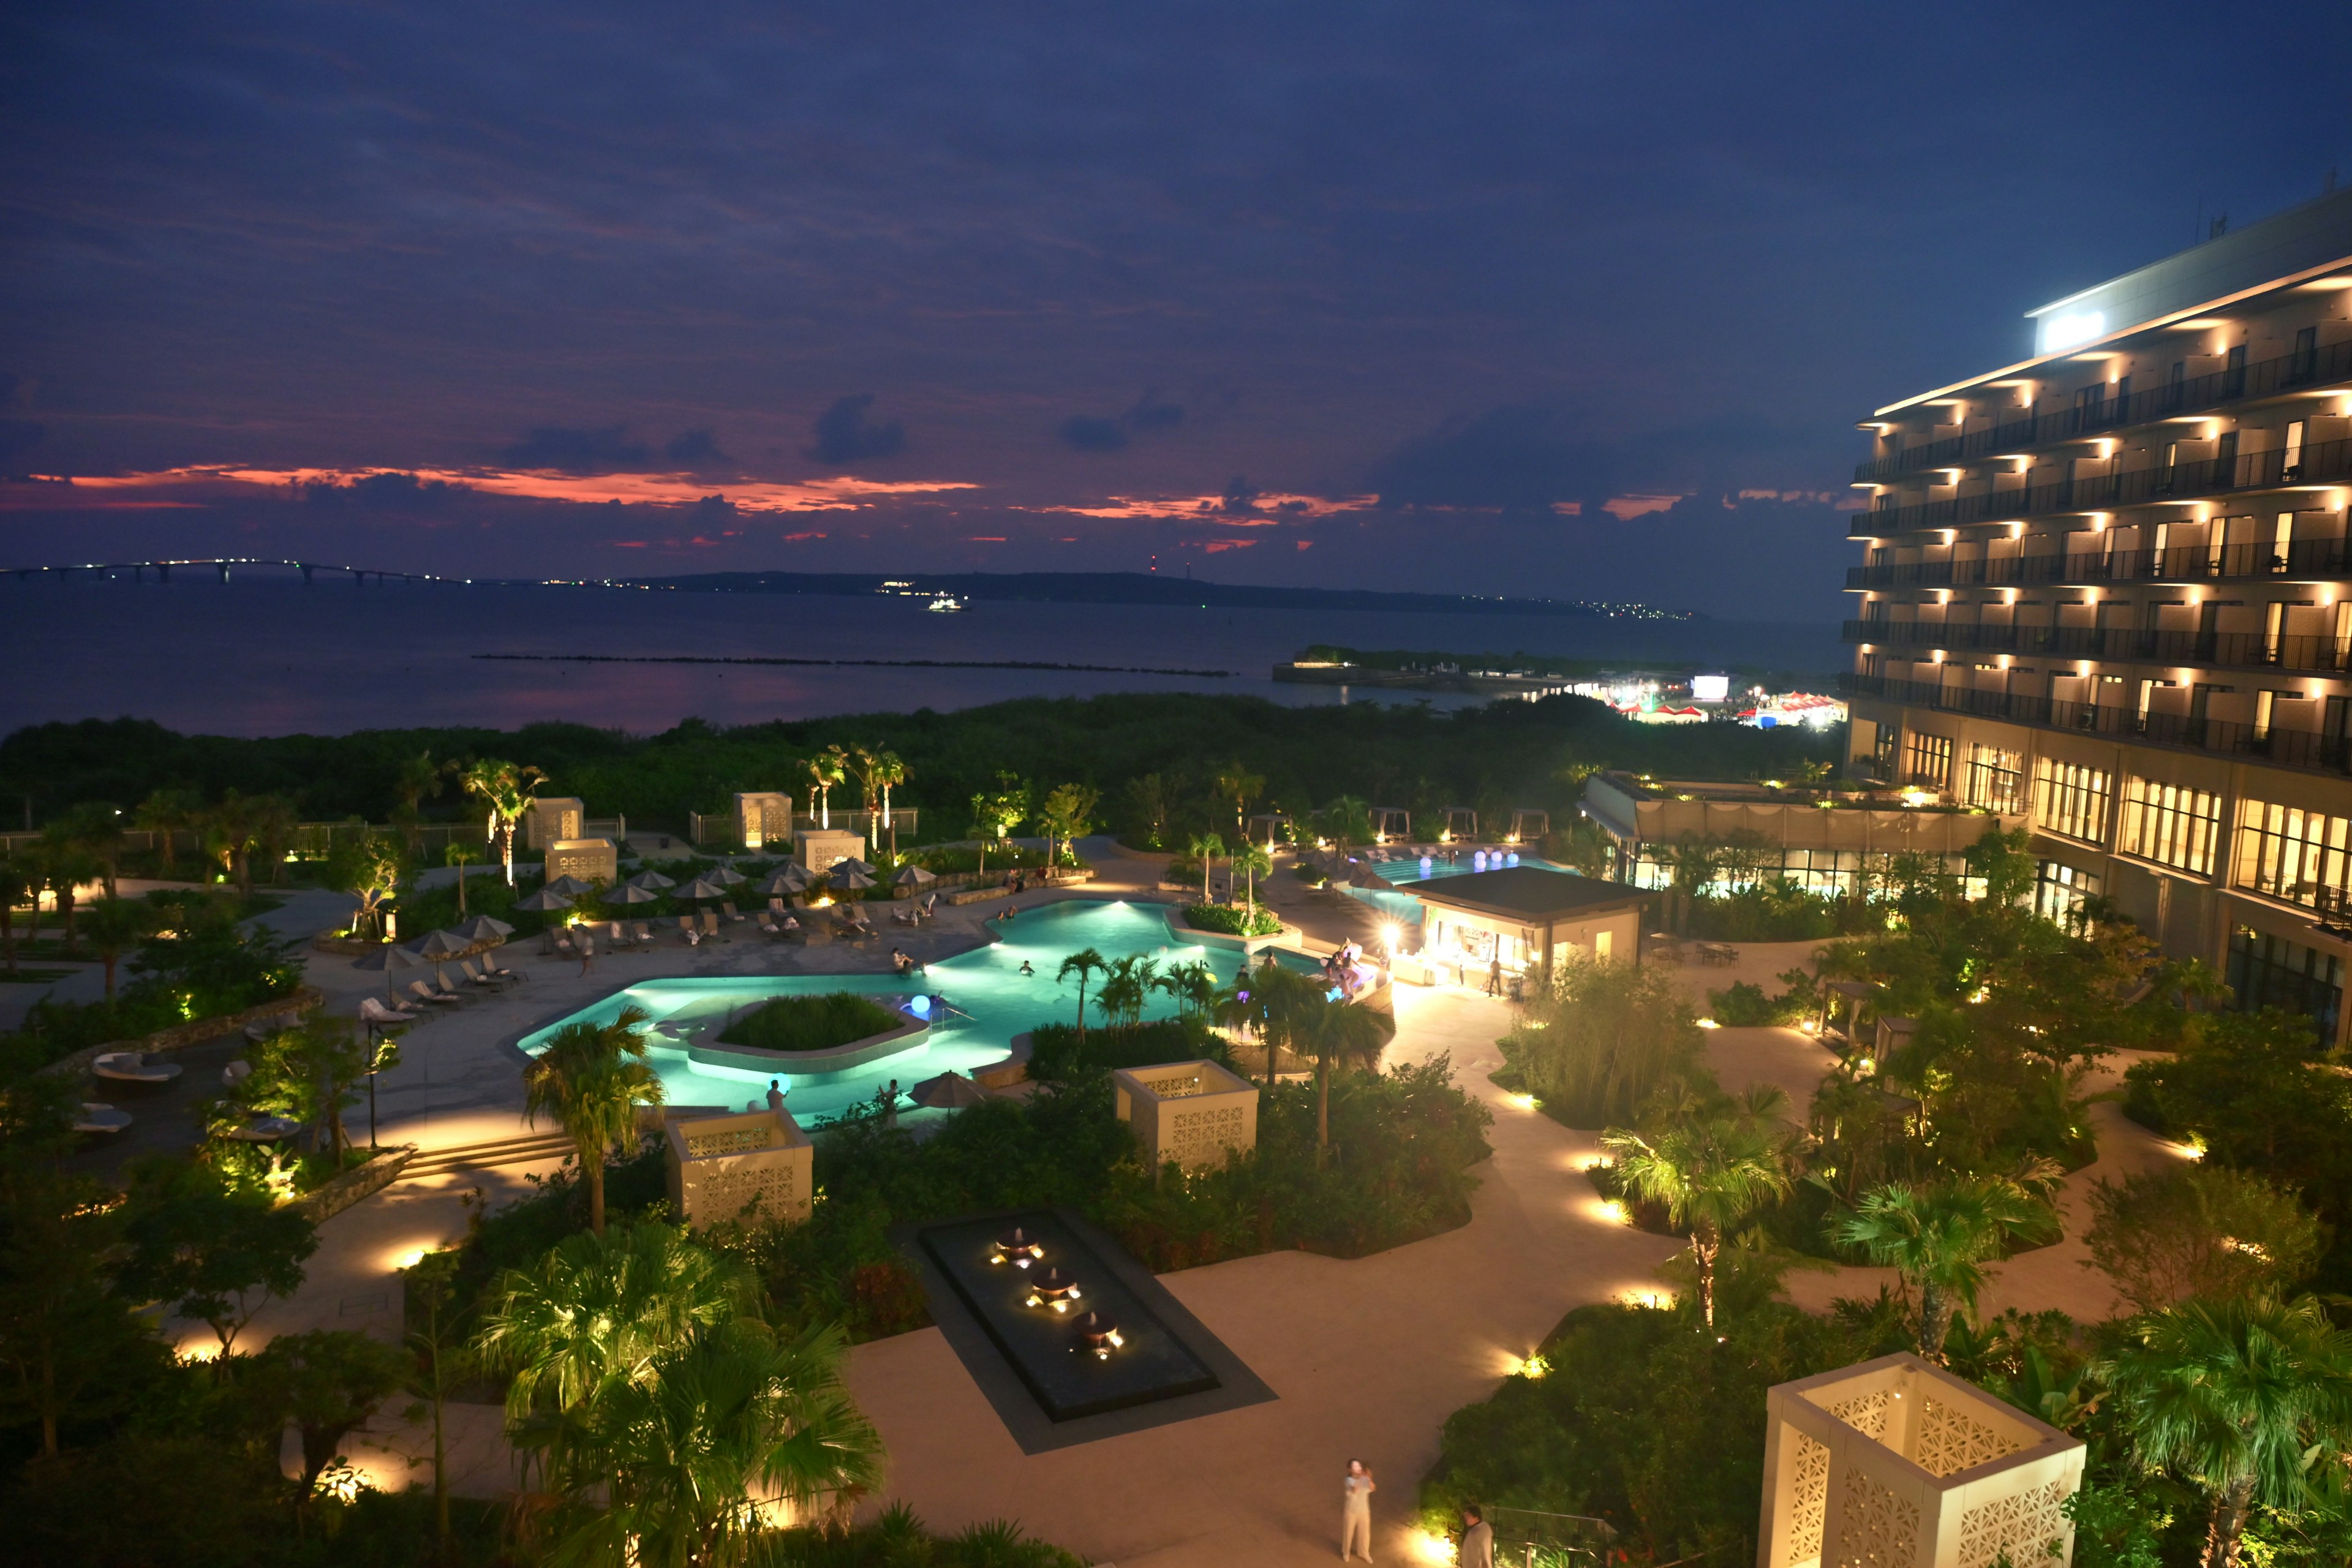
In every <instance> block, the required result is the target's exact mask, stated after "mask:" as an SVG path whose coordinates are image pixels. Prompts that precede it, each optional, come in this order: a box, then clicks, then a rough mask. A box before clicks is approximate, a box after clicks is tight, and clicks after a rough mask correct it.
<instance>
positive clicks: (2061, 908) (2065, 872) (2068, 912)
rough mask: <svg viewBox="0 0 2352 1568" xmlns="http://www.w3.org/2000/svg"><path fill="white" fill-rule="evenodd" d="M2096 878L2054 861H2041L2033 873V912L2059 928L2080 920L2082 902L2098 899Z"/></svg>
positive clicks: (2097, 875) (2095, 873)
mask: <svg viewBox="0 0 2352 1568" xmlns="http://www.w3.org/2000/svg"><path fill="white" fill-rule="evenodd" d="M2100 885H2101V884H2100V880H2099V874H2098V873H2097V872H2096V871H2078V870H2076V869H2075V868H2074V867H2072V866H2067V865H2063V864H2061V863H2060V862H2058V861H2056V860H2044V861H2042V863H2041V865H2040V866H2039V867H2037V868H2035V870H2034V873H2033V912H2034V913H2035V914H2037V915H2040V916H2041V917H2042V919H2043V920H2046V921H2057V922H2058V923H2059V924H2060V925H2072V924H2074V922H2075V921H2076V920H2077V919H2078V918H2080V916H2081V914H2082V911H2083V900H2085V899H2095V898H2097V897H2098V896H2099V888H2100Z"/></svg>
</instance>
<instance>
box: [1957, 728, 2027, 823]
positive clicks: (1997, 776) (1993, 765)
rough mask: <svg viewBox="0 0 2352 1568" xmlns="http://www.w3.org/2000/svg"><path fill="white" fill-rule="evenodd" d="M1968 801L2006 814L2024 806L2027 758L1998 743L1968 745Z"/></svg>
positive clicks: (2017, 810) (1966, 798)
mask: <svg viewBox="0 0 2352 1568" xmlns="http://www.w3.org/2000/svg"><path fill="white" fill-rule="evenodd" d="M1963 798H1964V799H1965V800H1966V801H1967V803H1968V804H1969V805H1973V806H1979V807H1981V808H1982V809H1984V810H1986V811H1998V812H2001V813H2003V814H2004V815H2006V814H2011V813H2015V812H2019V811H2022V810H2024V809H2025V759H2024V758H2023V757H2022V756H2021V755H2020V754H2019V753H2017V752H2009V751H2003V750H2002V749H2001V748H2000V747H1999V746H1979V745H1975V744H1971V745H1970V746H1969V777H1968V789H1967V791H1966V793H1965V795H1964V796H1963Z"/></svg>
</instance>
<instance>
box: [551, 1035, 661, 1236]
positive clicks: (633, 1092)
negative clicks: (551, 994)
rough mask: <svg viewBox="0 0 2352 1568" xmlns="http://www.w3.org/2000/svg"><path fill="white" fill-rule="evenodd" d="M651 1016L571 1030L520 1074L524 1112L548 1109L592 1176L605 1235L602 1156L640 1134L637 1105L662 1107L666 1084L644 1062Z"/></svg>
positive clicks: (595, 1224) (591, 1210)
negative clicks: (646, 1028)
mask: <svg viewBox="0 0 2352 1568" xmlns="http://www.w3.org/2000/svg"><path fill="white" fill-rule="evenodd" d="M648 1021H649V1015H647V1014H646V1011H645V1010H644V1009H643V1008H641V1007H636V1006H626V1007H623V1008H622V1009H621V1011H620V1015H619V1016H617V1017H615V1018H614V1020H613V1021H612V1022H611V1023H609V1024H589V1023H580V1024H567V1025H565V1026H563V1027H562V1028H561V1029H558V1030H557V1031H556V1032H555V1034H554V1035H553V1037H551V1038H550V1039H549V1040H548V1042H547V1046H546V1047H545V1048H544V1049H543V1050H541V1052H540V1054H539V1055H538V1057H537V1058H534V1059H533V1060H532V1061H531V1064H530V1066H529V1067H527V1068H523V1074H522V1082H523V1114H524V1115H525V1116H527V1117H529V1118H530V1121H531V1124H532V1125H533V1126H536V1125H538V1122H539V1117H540V1113H541V1112H542V1111H544V1112H546V1113H548V1114H549V1115H551V1116H552V1117H554V1118H555V1119H556V1120H557V1121H560V1122H562V1124H563V1130H564V1131H566V1132H568V1133H570V1134H571V1135H572V1147H573V1148H574V1149H576V1150H577V1151H578V1152H579V1155H580V1169H581V1171H582V1173H583V1174H584V1175H586V1176H587V1178H588V1228H589V1229H591V1230H593V1231H594V1232H596V1234H598V1235H599V1236H602V1235H603V1234H604V1157H605V1155H606V1154H607V1153H609V1152H611V1151H612V1150H613V1149H614V1147H615V1146H617V1145H620V1144H622V1143H624V1142H627V1141H629V1140H631V1139H633V1138H635V1136H636V1131H637V1106H638V1104H639V1103H640V1102H643V1103H645V1104H647V1105H659V1104H660V1103H661V1101H662V1081H661V1078H660V1076H659V1075H658V1074H656V1072H655V1071H654V1069H653V1068H651V1067H650V1066H648V1065H647V1064H646V1042H645V1037H644V1036H643V1035H641V1034H639V1033H638V1032H637V1031H638V1030H639V1028H640V1027H642V1026H644V1025H645V1024H646V1023H647V1022H648Z"/></svg>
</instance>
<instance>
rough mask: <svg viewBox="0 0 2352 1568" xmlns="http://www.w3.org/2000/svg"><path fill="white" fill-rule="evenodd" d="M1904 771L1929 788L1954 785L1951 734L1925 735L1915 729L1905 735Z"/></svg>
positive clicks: (1912, 779) (1916, 782)
mask: <svg viewBox="0 0 2352 1568" xmlns="http://www.w3.org/2000/svg"><path fill="white" fill-rule="evenodd" d="M1905 739H1906V742H1908V744H1906V746H1905V747H1904V771H1905V772H1906V773H1909V774H1910V775H1911V782H1912V783H1913V784H1924V785H1926V786H1927V787H1928V788H1929V789H1949V788H1951V787H1952V738H1951V737H1950V736H1949V735H1923V734H1921V733H1920V732H1919V731H1916V730H1914V731H1911V733H1910V734H1909V735H1907V736H1906V737H1905Z"/></svg>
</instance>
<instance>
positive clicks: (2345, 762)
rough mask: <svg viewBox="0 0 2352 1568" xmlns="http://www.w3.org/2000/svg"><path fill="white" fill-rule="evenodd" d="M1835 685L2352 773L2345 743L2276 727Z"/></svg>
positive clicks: (2046, 701)
mask: <svg viewBox="0 0 2352 1568" xmlns="http://www.w3.org/2000/svg"><path fill="white" fill-rule="evenodd" d="M1838 686H1839V689H1841V690H1843V692H1844V693H1845V694H1846V695H1847V696H1849V697H1878V698H1884V699H1885V700H1887V701H1890V702H1903V703H1907V704H1910V705H1911V706H1913V707H1917V708H1933V709H1937V710H1941V711H1945V712H1952V713H1969V714H1974V715H1976V716H1978V717H1979V718H1986V719H2000V720H2005V721H2008V722H2010V723H2012V724H2031V725H2034V726H2036V727H2038V728H2041V729H2045V730H2067V731H2074V732H2075V733H2077V734H2081V733H2090V734H2098V735H2113V736H2115V737H2116V738H2117V739H2119V740H2126V741H2133V742H2138V743H2140V744H2143V745H2150V746H2171V747H2175V748H2178V749H2179V750H2182V751H2191V752H2221V753H2225V754H2227V755H2231V756H2240V757H2252V758H2255V759H2257V760H2259V761H2262V762H2265V763H2271V764H2272V765H2273V766H2275V767H2282V768H2301V769H2305V770H2306V771H2309V772H2313V773H2352V739H2347V737H2346V736H2343V735H2323V734H2320V733H2319V732H2317V731H2312V730H2287V729H2282V728H2280V727H2278V726H2276V725H2272V726H2270V727H2268V728H2263V727H2261V726H2258V725H2253V724H2242V723H2239V722H2238V721H2234V720H2226V719H2198V718H2192V717H2189V716H2188V715H2184V714H2179V713H2141V712H2137V711H2136V710H2132V709H2129V708H2116V707H2105V706H2101V705H2100V704H2097V703H2094V702H2069V701H2063V700H2060V699H2057V698H2053V697H2027V696H2022V695H2018V694H2014V693H2011V692H2004V691H1979V690H1975V689H1971V688H1969V687H1967V686H1962V685H1959V684H1957V683H1954V684H1948V685H1944V686H1930V685H1928V684H1927V683H1926V682H1924V681H1917V680H1892V679H1887V678H1886V677H1885V676H1878V675H1842V676H1840V677H1839V678H1838Z"/></svg>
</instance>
